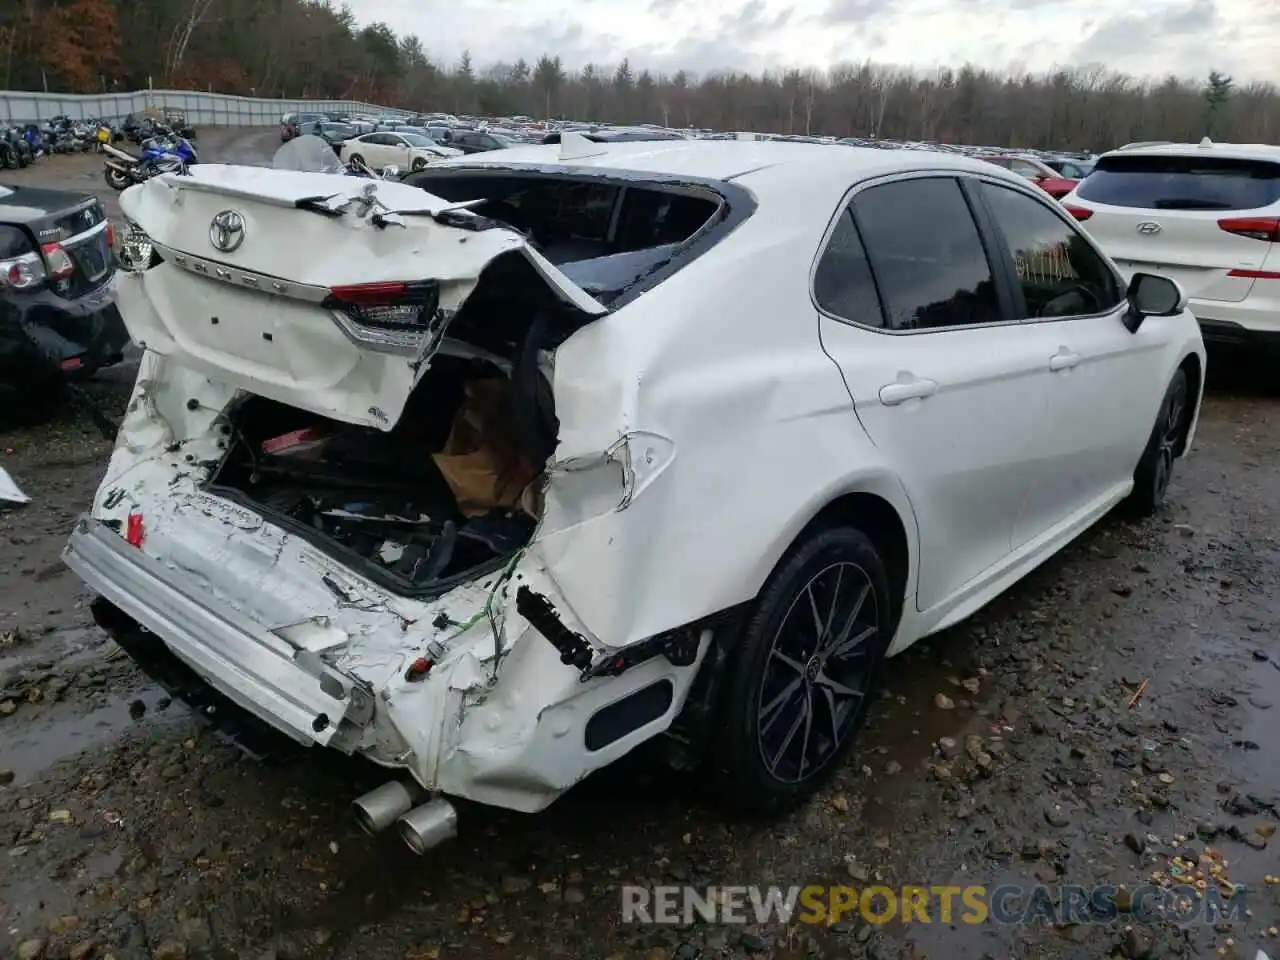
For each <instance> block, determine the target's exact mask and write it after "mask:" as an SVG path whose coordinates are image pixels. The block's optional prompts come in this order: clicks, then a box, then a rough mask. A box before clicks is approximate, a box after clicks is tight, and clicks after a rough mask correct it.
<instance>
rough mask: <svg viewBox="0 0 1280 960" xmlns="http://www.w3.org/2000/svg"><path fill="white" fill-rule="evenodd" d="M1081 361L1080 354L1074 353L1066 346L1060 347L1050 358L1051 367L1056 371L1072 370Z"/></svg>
mask: <svg viewBox="0 0 1280 960" xmlns="http://www.w3.org/2000/svg"><path fill="white" fill-rule="evenodd" d="M1079 362H1080V354H1078V353H1072V352H1071V351H1070V350H1068V349H1067V348H1066V347H1059V348H1058V352H1057V353H1055V354H1054V355H1053V356H1052V357H1050V358H1049V369H1050V370H1052V371H1053V372H1054V373H1057V372H1058V371H1059V370H1070V369H1071V368H1072V367H1074V366H1076V365H1077V364H1078V363H1079Z"/></svg>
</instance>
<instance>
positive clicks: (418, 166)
mask: <svg viewBox="0 0 1280 960" xmlns="http://www.w3.org/2000/svg"><path fill="white" fill-rule="evenodd" d="M409 169H411V170H412V171H413V172H414V173H417V172H418V171H420V170H425V169H427V161H425V160H423V159H422V158H421V157H415V158H414V160H413V163H412V165H411V166H410V168H409Z"/></svg>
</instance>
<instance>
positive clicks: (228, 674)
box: [63, 518, 368, 745]
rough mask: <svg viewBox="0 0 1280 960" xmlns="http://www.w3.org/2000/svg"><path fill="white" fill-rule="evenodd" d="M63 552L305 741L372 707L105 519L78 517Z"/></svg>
mask: <svg viewBox="0 0 1280 960" xmlns="http://www.w3.org/2000/svg"><path fill="white" fill-rule="evenodd" d="M63 560H64V561H65V562H66V564H67V566H69V567H70V568H71V569H72V570H73V571H75V573H76V574H77V575H78V576H79V577H80V578H81V579H82V580H84V582H85V583H86V584H87V585H88V586H89V587H90V589H92V590H93V591H94V592H96V593H97V594H99V595H100V596H102V597H103V598H105V599H106V600H107V601H109V602H110V603H111V604H112V605H113V606H115V607H116V608H118V609H119V610H120V611H121V612H123V613H124V614H125V615H127V616H128V617H130V618H131V619H132V620H134V621H135V622H136V623H137V624H138V625H140V626H141V627H143V628H145V629H146V630H149V631H150V632H152V633H154V634H156V635H158V636H160V637H162V638H163V640H164V643H165V645H166V646H167V647H168V648H169V650H170V651H171V652H172V653H173V654H174V655H175V656H176V657H177V658H178V659H179V660H181V661H182V662H183V663H185V664H186V665H187V666H188V667H190V668H191V669H192V670H193V671H194V672H195V673H196V674H197V675H198V676H199V677H200V678H201V679H203V680H204V681H205V682H206V683H208V684H209V685H210V686H211V687H213V688H214V689H215V690H217V691H218V692H219V693H221V694H222V695H223V696H225V697H226V698H227V699H229V700H230V701H231V702H233V703H234V704H236V705H237V706H239V707H241V708H242V709H244V710H247V711H248V712H249V713H251V714H253V715H255V716H257V717H259V718H260V719H262V720H264V721H265V722H267V723H268V724H270V725H271V726H272V727H274V728H276V729H277V730H279V731H280V732H282V733H284V734H287V735H288V736H289V737H291V738H292V739H294V740H296V741H298V742H299V743H302V744H304V745H308V744H312V743H315V744H321V745H328V744H329V743H330V742H331V741H333V740H334V738H335V737H337V736H338V734H339V732H340V730H341V728H342V725H343V724H342V721H343V720H344V719H352V718H358V717H359V716H360V715H362V714H363V713H365V712H366V710H367V707H368V704H367V703H366V702H365V701H364V698H363V695H362V694H361V693H360V692H359V691H352V690H351V689H350V686H349V681H344V678H340V677H338V676H337V675H334V676H332V677H326V678H325V680H328V681H329V682H327V683H323V682H322V680H321V678H320V677H319V676H317V675H315V674H313V673H312V672H310V671H309V670H307V669H305V668H304V667H303V666H302V665H300V664H299V662H298V660H297V657H296V651H295V650H294V649H292V648H291V647H290V646H289V644H287V643H286V642H285V641H284V640H282V639H281V638H279V637H278V636H276V635H275V634H273V633H271V632H270V631H269V630H266V629H265V628H263V627H262V626H260V625H259V624H256V623H254V622H253V621H251V620H249V619H247V618H246V617H244V616H243V615H242V614H240V613H238V612H237V611H236V610H233V609H230V608H228V607H225V606H222V605H219V604H218V603H217V602H216V601H214V600H212V598H210V597H209V596H208V594H207V593H203V592H201V591H199V590H198V589H196V588H195V586H194V584H188V583H186V582H184V581H185V578H184V576H183V574H182V573H181V572H180V571H177V570H174V569H171V568H170V567H167V566H164V565H162V564H161V563H160V562H159V561H157V560H155V559H154V558H152V557H149V556H147V555H146V554H145V553H143V552H142V551H141V550H138V549H135V548H133V547H131V546H130V545H129V544H128V543H126V542H125V540H124V538H122V537H121V536H120V535H119V534H117V533H116V532H115V531H114V530H113V529H111V528H110V527H108V526H106V525H105V524H103V523H101V522H100V521H95V520H91V519H87V518H85V519H81V520H80V521H79V522H78V523H77V524H76V527H75V529H74V530H73V531H72V534H71V538H70V539H69V540H68V542H67V546H66V549H65V550H64V551H63ZM326 688H327V689H328V690H329V691H332V692H326ZM338 694H341V695H340V696H339V695H338ZM353 694H354V695H353ZM335 745H336V744H335Z"/></svg>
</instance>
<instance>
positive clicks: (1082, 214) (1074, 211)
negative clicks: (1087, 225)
mask: <svg viewBox="0 0 1280 960" xmlns="http://www.w3.org/2000/svg"><path fill="white" fill-rule="evenodd" d="M1062 209H1064V210H1066V211H1067V213H1069V214H1071V216H1073V217H1075V218H1076V219H1077V220H1079V221H1081V222H1082V223H1083V222H1084V221H1085V220H1088V219H1089V218H1090V217H1092V216H1093V211H1092V210H1086V209H1085V208H1084V207H1077V206H1075V205H1074V204H1070V203H1064V204H1063V205H1062Z"/></svg>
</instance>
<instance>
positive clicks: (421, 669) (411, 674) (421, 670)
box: [404, 657, 432, 683]
mask: <svg viewBox="0 0 1280 960" xmlns="http://www.w3.org/2000/svg"><path fill="white" fill-rule="evenodd" d="M431 667H432V663H431V661H430V660H428V659H427V658H426V657H419V658H418V659H417V660H415V661H413V663H411V664H409V669H408V670H406V671H405V674H404V678H405V680H407V681H408V682H409V683H415V682H416V681H418V680H421V679H422V678H423V677H425V676H426V675H427V674H428V673H430V672H431Z"/></svg>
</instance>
